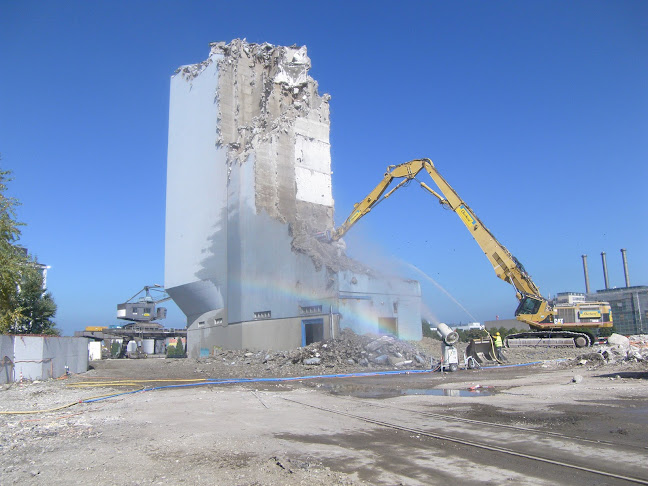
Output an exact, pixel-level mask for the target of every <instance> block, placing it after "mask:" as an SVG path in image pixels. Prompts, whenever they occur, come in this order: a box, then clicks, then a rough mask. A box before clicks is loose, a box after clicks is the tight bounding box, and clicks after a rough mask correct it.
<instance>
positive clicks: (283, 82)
mask: <svg viewBox="0 0 648 486" xmlns="http://www.w3.org/2000/svg"><path fill="white" fill-rule="evenodd" d="M309 69H310V59H309V57H308V55H307V52H306V47H297V46H292V47H280V46H273V45H270V44H249V43H247V42H246V41H244V40H234V41H232V42H231V43H230V44H225V43H214V44H211V52H210V54H209V57H208V59H207V60H205V61H204V62H201V63H199V64H194V65H189V66H183V67H181V68H180V69H178V70H177V71H176V73H175V75H174V76H173V77H172V79H171V96H170V108H169V146H168V165H167V210H166V243H165V244H166V248H165V288H166V290H167V292H168V293H169V295H170V296H171V297H172V298H173V300H174V301H175V302H176V303H177V304H178V306H179V307H180V309H181V310H182V311H183V312H184V313H185V315H186V316H187V328H188V332H187V342H188V353H189V355H190V356H193V357H196V356H200V355H203V356H204V355H206V354H209V353H210V352H212V350H213V348H214V347H215V346H218V347H223V348H234V349H240V348H248V349H270V348H271V349H275V350H280V349H290V348H294V347H298V346H302V345H305V344H309V343H310V342H313V341H318V340H322V339H328V338H331V337H334V336H335V335H336V333H337V332H339V331H340V329H343V328H350V329H352V330H354V331H355V332H357V333H367V332H373V333H391V334H394V335H397V336H398V337H400V338H402V339H420V338H421V318H420V287H419V284H418V282H416V281H411V280H402V279H398V278H386V277H384V276H379V275H378V274H377V273H376V272H375V271H373V270H371V269H368V268H366V267H364V266H363V265H361V264H359V263H358V262H355V261H353V260H351V259H349V258H347V257H346V256H345V253H344V246H343V245H344V244H343V243H334V244H331V243H327V242H322V241H320V240H318V239H317V238H316V237H315V235H316V234H317V233H318V232H321V231H323V230H325V229H328V228H332V227H333V226H334V221H333V210H334V206H333V196H332V190H331V157H330V145H329V126H330V122H329V96H328V95H323V96H320V95H319V94H318V86H317V83H316V81H315V80H313V79H312V78H311V77H310V76H309V74H308V71H309Z"/></svg>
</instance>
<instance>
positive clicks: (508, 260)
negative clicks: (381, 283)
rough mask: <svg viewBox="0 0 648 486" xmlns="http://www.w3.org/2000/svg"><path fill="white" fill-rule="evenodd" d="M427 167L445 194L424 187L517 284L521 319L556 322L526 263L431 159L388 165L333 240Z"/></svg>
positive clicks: (501, 272)
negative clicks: (512, 252) (505, 243)
mask: <svg viewBox="0 0 648 486" xmlns="http://www.w3.org/2000/svg"><path fill="white" fill-rule="evenodd" d="M424 169H425V171H426V172H427V173H428V174H429V176H430V177H431V178H432V180H433V181H434V183H435V184H436V185H437V187H438V189H439V191H440V192H441V194H439V193H438V192H437V191H435V190H434V189H432V188H431V187H430V186H428V185H427V184H426V183H425V182H420V181H419V183H420V184H421V187H423V188H424V189H425V190H426V191H428V192H429V193H430V194H432V195H433V196H435V197H436V198H437V199H438V200H439V203H440V204H441V205H443V206H445V207H447V208H449V209H451V210H452V211H453V212H454V213H456V214H457V216H459V219H460V220H461V221H462V222H463V223H464V225H465V226H466V228H467V229H468V231H469V232H470V234H471V235H472V237H473V238H474V239H475V241H476V242H477V244H478V245H479V247H480V248H481V249H482V251H483V252H484V254H485V255H486V258H488V260H489V261H490V263H491V265H492V266H493V269H494V270H495V274H496V275H497V277H499V278H500V279H502V280H504V281H505V282H508V283H509V284H511V285H513V287H514V288H515V290H516V295H517V298H518V300H519V301H520V302H519V305H518V308H517V310H516V311H515V315H516V316H517V319H518V320H520V321H522V322H525V323H527V324H529V325H531V326H532V327H536V326H537V324H538V323H550V322H553V317H554V316H553V312H552V310H551V308H550V307H549V305H548V303H547V300H546V299H544V298H543V297H542V296H541V294H540V290H539V289H538V287H537V286H536V285H535V283H534V282H533V280H532V279H531V277H530V276H529V274H528V273H527V272H526V270H525V269H524V267H523V266H522V264H521V263H520V262H519V261H518V260H517V258H515V257H514V256H513V255H512V254H511V253H510V252H509V251H508V250H507V249H506V247H505V246H504V245H502V244H501V243H500V242H499V241H497V239H496V238H495V236H493V234H492V233H491V232H490V231H489V230H488V228H486V226H485V225H484V224H483V223H482V222H481V220H480V219H479V218H478V217H477V216H476V215H475V213H474V212H473V211H472V209H470V207H469V206H468V204H466V202H465V201H463V200H462V199H461V198H460V197H459V195H458V194H457V192H456V191H455V190H454V189H453V188H452V186H450V184H448V182H447V181H446V180H445V179H444V178H443V177H442V176H441V174H439V172H438V171H437V169H436V168H435V167H434V164H433V163H432V161H431V160H430V159H416V160H412V161H410V162H406V163H404V164H400V165H390V166H389V167H387V172H385V175H384V177H383V180H382V181H380V183H378V185H377V186H376V187H375V189H374V190H373V191H371V192H370V193H369V194H368V195H367V196H366V197H365V198H364V199H363V200H362V201H360V202H359V203H356V204H355V205H354V209H353V211H352V212H351V214H350V215H349V217H348V218H347V219H346V221H345V222H344V223H343V224H342V225H341V226H340V227H339V228H337V229H336V230H334V231H333V232H332V233H331V239H332V240H339V239H340V238H342V236H344V234H345V233H346V232H347V231H349V229H351V227H352V226H353V225H354V224H355V223H356V222H357V221H358V220H359V219H360V218H362V217H363V216H364V215H366V214H367V213H369V212H370V211H371V209H372V208H373V207H374V206H376V204H378V203H379V202H381V201H382V200H384V199H386V198H388V197H389V196H391V195H392V194H393V193H394V191H396V190H397V189H398V188H400V187H402V186H403V185H407V184H408V183H409V182H411V181H412V179H415V178H416V176H417V175H418V173H419V172H421V171H422V170H424ZM396 179H399V180H400V182H398V184H397V185H396V186H395V187H394V188H393V189H391V190H390V191H389V192H387V193H386V194H385V191H386V190H387V189H388V188H389V186H390V185H391V183H392V182H394V180H396ZM383 194H384V195H383ZM534 324H535V325H536V326H534Z"/></svg>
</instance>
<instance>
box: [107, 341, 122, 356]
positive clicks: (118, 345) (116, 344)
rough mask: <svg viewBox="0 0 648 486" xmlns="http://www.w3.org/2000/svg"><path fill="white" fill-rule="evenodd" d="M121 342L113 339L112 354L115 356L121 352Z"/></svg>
mask: <svg viewBox="0 0 648 486" xmlns="http://www.w3.org/2000/svg"><path fill="white" fill-rule="evenodd" d="M121 347H122V345H121V343H120V342H119V341H113V343H112V345H111V346H110V356H111V357H113V358H116V357H117V356H119V353H120V352H121Z"/></svg>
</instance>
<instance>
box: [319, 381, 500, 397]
mask: <svg viewBox="0 0 648 486" xmlns="http://www.w3.org/2000/svg"><path fill="white" fill-rule="evenodd" d="M318 388H323V389H325V390H327V391H329V392H331V393H332V394H334V395H345V396H351V397H355V398H394V397H402V396H404V395H435V396H441V397H485V396H490V395H493V394H494V391H493V390H488V389H484V388H480V389H477V390H459V389H455V388H403V389H401V390H395V389H393V388H379V387H376V386H369V385H355V384H350V383H335V384H328V383H326V384H319V385H318Z"/></svg>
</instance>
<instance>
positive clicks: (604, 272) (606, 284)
mask: <svg viewBox="0 0 648 486" xmlns="http://www.w3.org/2000/svg"><path fill="white" fill-rule="evenodd" d="M601 260H603V279H604V280H605V290H607V289H609V288H610V282H609V280H608V273H607V260H606V259H605V252H604V251H602V252H601Z"/></svg>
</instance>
